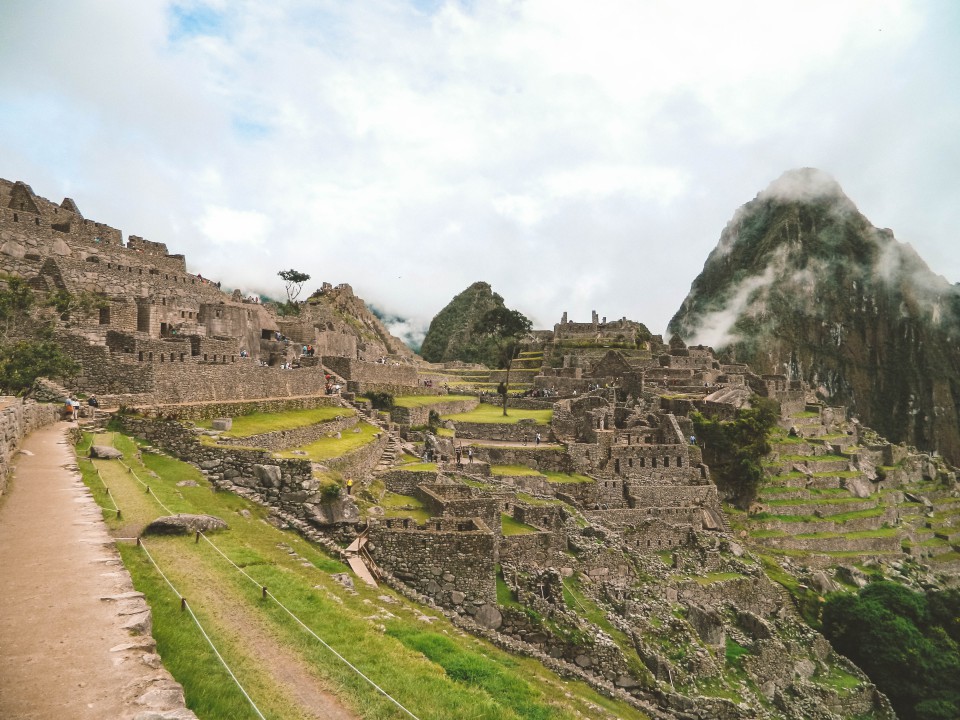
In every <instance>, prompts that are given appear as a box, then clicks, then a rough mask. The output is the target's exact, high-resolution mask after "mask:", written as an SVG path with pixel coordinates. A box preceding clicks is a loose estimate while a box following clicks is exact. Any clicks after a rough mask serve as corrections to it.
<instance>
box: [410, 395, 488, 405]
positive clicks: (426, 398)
mask: <svg viewBox="0 0 960 720" xmlns="http://www.w3.org/2000/svg"><path fill="white" fill-rule="evenodd" d="M464 400H476V398H475V397H474V396H473V395H399V396H397V397H394V398H393V406H394V407H405V408H418V407H426V406H427V405H442V404H444V403H452V402H463V401H464Z"/></svg>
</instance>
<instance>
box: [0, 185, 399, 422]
mask: <svg viewBox="0 0 960 720" xmlns="http://www.w3.org/2000/svg"><path fill="white" fill-rule="evenodd" d="M0 255H2V257H3V263H4V269H5V271H6V272H7V273H8V274H9V275H12V276H16V277H21V278H23V279H25V280H26V281H27V282H28V283H29V285H30V286H31V287H32V288H33V289H35V290H37V291H41V292H43V291H55V290H65V291H68V292H70V293H72V294H74V295H78V296H79V295H81V294H84V293H86V294H91V295H93V296H94V297H95V298H96V299H97V304H98V307H96V308H95V309H94V311H93V312H92V313H91V314H90V315H88V316H85V317H73V318H71V319H70V320H69V321H68V322H66V323H60V324H59V327H58V330H57V340H58V342H59V343H60V344H61V345H62V346H63V348H64V350H65V351H66V352H67V353H68V354H69V355H70V356H72V357H74V358H75V359H77V360H78V361H79V362H80V364H81V366H82V368H83V369H82V371H81V373H80V375H79V376H78V377H76V378H75V379H74V382H73V386H74V388H75V390H77V391H79V392H84V393H87V394H95V395H97V396H98V397H99V398H100V399H101V401H102V402H104V403H105V404H106V405H108V406H110V405H118V404H124V405H128V406H137V405H151V404H158V403H161V404H162V403H180V402H192V401H214V400H229V399H246V398H264V397H292V396H298V395H311V394H323V393H324V392H326V391H327V385H328V379H327V376H328V375H329V376H331V377H333V378H334V379H335V381H336V382H337V383H338V384H341V385H342V386H343V389H345V390H349V391H352V392H358V393H359V392H368V391H371V390H377V389H387V390H390V391H396V390H398V389H400V388H416V386H417V378H416V371H415V370H414V369H413V368H412V365H411V362H412V353H411V352H410V351H409V350H408V349H407V348H405V347H404V346H403V343H402V342H401V341H400V340H398V339H397V338H394V337H392V336H391V335H390V334H389V333H388V332H387V331H386V329H385V328H384V327H383V326H382V325H381V324H380V322H379V321H378V320H377V319H376V318H375V317H373V315H372V314H371V313H369V311H367V310H366V307H365V305H364V303H363V301H362V300H360V299H359V298H357V297H356V296H355V295H354V294H353V291H352V289H351V288H350V286H349V285H345V284H344V285H339V286H337V287H333V286H332V285H330V284H329V283H324V284H323V286H322V288H321V290H320V291H319V292H318V293H317V296H316V300H314V299H311V300H310V301H308V302H307V303H306V304H305V305H304V311H303V313H302V314H301V315H300V316H299V317H297V318H294V319H291V318H281V317H279V316H278V315H277V314H276V312H275V310H274V309H273V308H272V307H270V306H267V305H264V304H261V303H260V302H259V298H256V297H247V298H244V297H243V296H242V295H241V293H239V291H234V292H233V293H232V294H231V293H227V292H224V291H223V289H222V288H221V286H220V283H219V282H216V281H214V280H212V279H210V278H205V277H203V276H202V275H200V274H199V273H197V274H194V273H191V272H188V270H187V263H186V258H185V257H184V256H183V255H179V254H170V253H169V252H168V250H167V247H166V245H165V244H164V243H159V242H153V241H150V240H145V239H144V238H142V237H139V236H136V235H131V236H129V238H128V239H127V241H126V242H124V240H123V236H122V234H121V232H120V231H119V230H118V229H116V228H113V227H110V226H108V225H105V224H103V223H99V222H95V221H92V220H89V219H87V218H84V217H83V215H81V213H80V210H79V209H78V207H77V204H76V203H75V202H74V201H73V200H71V199H70V198H66V199H64V200H63V202H61V203H60V204H59V205H58V204H56V203H53V202H51V201H49V200H47V199H46V198H43V197H40V196H38V195H36V194H35V193H34V192H33V190H32V188H31V187H30V186H29V185H27V184H25V183H23V182H19V181H18V182H10V181H8V180H0ZM344 311H345V312H346V313H347V315H348V316H350V317H351V318H360V321H361V323H362V324H363V326H364V328H365V330H364V332H363V333H362V334H358V332H357V331H356V330H355V329H354V328H353V327H351V325H350V324H349V323H348V322H346V320H345V319H344V316H343V314H342V313H343V312H344ZM338 312H339V313H340V314H338ZM311 345H312V346H313V348H314V353H313V354H312V355H309V356H307V355H305V354H304V353H303V352H302V349H303V347H304V346H311ZM385 358H390V362H383V360H384V359H385ZM281 368H292V369H295V370H296V372H295V373H285V372H280V369H281Z"/></svg>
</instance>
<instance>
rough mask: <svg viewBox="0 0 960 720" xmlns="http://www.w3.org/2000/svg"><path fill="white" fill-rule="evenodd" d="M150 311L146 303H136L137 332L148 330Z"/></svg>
mask: <svg viewBox="0 0 960 720" xmlns="http://www.w3.org/2000/svg"><path fill="white" fill-rule="evenodd" d="M150 312H151V308H150V306H149V305H148V304H146V303H142V304H138V305H137V331H138V332H150Z"/></svg>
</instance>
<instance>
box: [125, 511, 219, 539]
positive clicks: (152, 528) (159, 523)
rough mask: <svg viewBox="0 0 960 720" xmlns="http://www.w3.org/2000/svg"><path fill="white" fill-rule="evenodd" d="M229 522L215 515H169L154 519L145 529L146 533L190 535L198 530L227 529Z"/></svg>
mask: <svg viewBox="0 0 960 720" xmlns="http://www.w3.org/2000/svg"><path fill="white" fill-rule="evenodd" d="M226 529H227V523H225V522H224V521H223V520H221V519H220V518H218V517H214V516H213V515H186V514H180V515H168V516H167V517H161V518H157V519H156V520H154V521H153V522H152V523H150V524H149V525H147V527H145V528H144V529H143V534H144V535H189V534H191V533H194V532H196V531H197V530H199V531H201V532H215V531H217V530H226Z"/></svg>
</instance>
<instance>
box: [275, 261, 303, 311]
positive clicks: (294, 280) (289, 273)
mask: <svg viewBox="0 0 960 720" xmlns="http://www.w3.org/2000/svg"><path fill="white" fill-rule="evenodd" d="M277 275H279V276H280V277H281V278H282V279H283V282H284V285H285V287H286V289H287V304H288V305H293V303H294V302H296V300H297V298H298V297H299V296H300V292H301V291H302V290H303V284H304V283H305V282H306V281H307V280H309V279H310V276H309V275H307V274H306V273H303V272H300V271H299V270H293V269H290V270H281V271H280V272H278V273H277Z"/></svg>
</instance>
